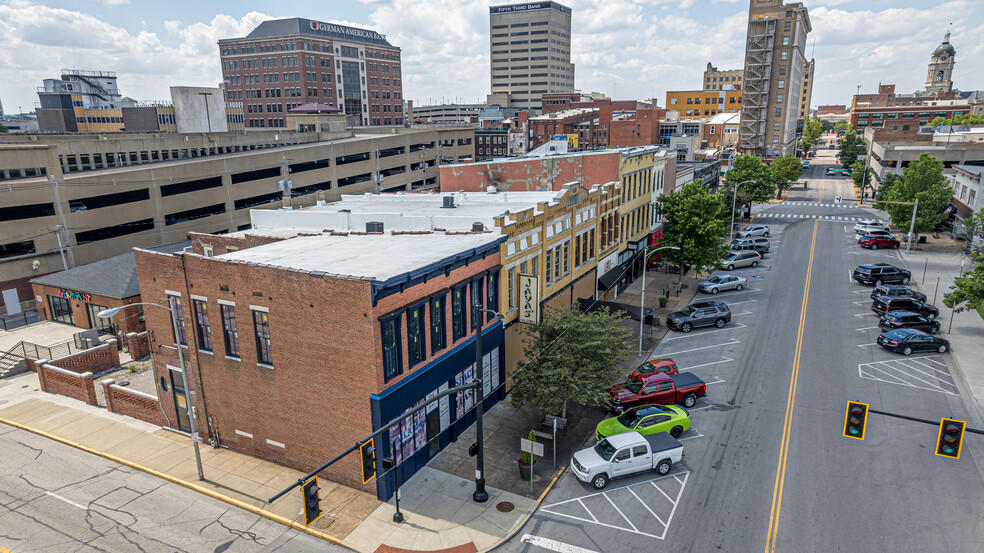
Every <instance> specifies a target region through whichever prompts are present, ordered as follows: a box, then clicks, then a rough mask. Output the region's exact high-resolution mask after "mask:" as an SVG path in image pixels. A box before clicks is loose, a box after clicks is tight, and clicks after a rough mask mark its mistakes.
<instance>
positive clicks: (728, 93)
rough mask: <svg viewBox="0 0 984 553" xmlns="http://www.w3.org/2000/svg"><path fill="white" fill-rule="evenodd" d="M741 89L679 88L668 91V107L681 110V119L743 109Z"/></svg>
mask: <svg viewBox="0 0 984 553" xmlns="http://www.w3.org/2000/svg"><path fill="white" fill-rule="evenodd" d="M741 94H742V93H741V90H682V91H680V90H677V91H670V92H667V93H666V109H667V110H675V111H678V112H680V119H700V118H702V117H710V116H712V115H717V114H718V113H737V112H739V111H741V98H742V95H741Z"/></svg>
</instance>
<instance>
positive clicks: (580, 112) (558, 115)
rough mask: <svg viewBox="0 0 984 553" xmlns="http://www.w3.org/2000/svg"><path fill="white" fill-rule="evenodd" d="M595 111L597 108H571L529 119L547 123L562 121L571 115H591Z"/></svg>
mask: <svg viewBox="0 0 984 553" xmlns="http://www.w3.org/2000/svg"><path fill="white" fill-rule="evenodd" d="M596 111H598V109H597V108H571V109H565V110H563V111H554V112H552V113H545V114H543V115H537V116H536V117H530V120H533V121H547V120H550V119H563V118H565V117H570V116H572V115H584V114H586V113H593V112H596Z"/></svg>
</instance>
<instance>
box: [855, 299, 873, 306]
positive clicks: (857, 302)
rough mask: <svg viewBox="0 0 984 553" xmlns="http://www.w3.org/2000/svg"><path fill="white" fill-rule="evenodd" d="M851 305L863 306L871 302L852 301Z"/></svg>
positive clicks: (868, 300)
mask: <svg viewBox="0 0 984 553" xmlns="http://www.w3.org/2000/svg"><path fill="white" fill-rule="evenodd" d="M851 303H853V304H854V305H864V304H866V303H871V300H870V299H867V300H858V301H852V302H851Z"/></svg>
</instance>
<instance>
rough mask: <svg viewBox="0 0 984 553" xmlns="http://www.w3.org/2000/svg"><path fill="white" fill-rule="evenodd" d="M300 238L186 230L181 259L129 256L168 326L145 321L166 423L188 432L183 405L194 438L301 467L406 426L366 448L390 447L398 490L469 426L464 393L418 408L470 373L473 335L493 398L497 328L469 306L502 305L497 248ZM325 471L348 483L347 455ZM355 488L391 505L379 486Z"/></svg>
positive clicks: (429, 235) (484, 235) (387, 489)
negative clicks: (187, 248) (180, 353)
mask: <svg viewBox="0 0 984 553" xmlns="http://www.w3.org/2000/svg"><path fill="white" fill-rule="evenodd" d="M298 214H299V213H298ZM374 230H380V229H374ZM306 234H307V235H305V236H296V235H294V236H293V237H289V238H288V239H283V238H284V237H285V236H287V235H285V234H283V233H280V234H279V235H278V236H271V237H264V236H250V235H249V233H248V232H243V233H235V234H233V235H226V236H215V235H200V234H192V241H193V244H194V245H193V251H192V252H187V253H185V252H179V253H174V254H165V253H158V252H151V251H146V250H136V251H135V256H136V263H137V272H138V275H139V278H140V285H141V290H142V292H143V297H144V300H145V301H153V302H159V303H170V305H171V307H172V308H174V309H176V310H177V311H178V313H179V315H180V317H179V321H180V324H179V330H178V336H177V337H175V336H174V333H173V331H172V326H171V321H170V318H169V313H168V312H167V311H165V310H163V309H149V308H148V309H147V310H146V317H147V326H148V328H149V329H150V332H151V335H152V347H153V351H154V371H155V381H156V382H157V383H158V384H157V386H158V389H157V393H158V397H159V398H160V400H161V405H162V407H163V409H164V411H165V413H166V415H167V419H168V421H169V425H170V426H171V427H172V428H175V429H177V430H181V431H188V429H189V419H188V416H189V415H188V409H187V407H186V406H187V405H189V404H190V405H191V406H192V407H194V409H193V411H192V412H193V413H195V414H196V416H197V420H198V425H197V426H198V431H199V432H200V433H201V434H202V435H203V436H205V437H206V438H214V439H217V440H219V442H220V443H222V444H223V445H226V446H228V447H230V448H231V449H234V450H236V451H240V452H243V453H246V454H249V455H254V456H257V457H261V458H264V459H268V460H271V461H274V462H277V463H281V464H284V465H287V466H290V467H293V468H296V469H299V470H303V471H308V470H312V469H313V468H315V467H317V466H319V465H320V464H322V463H324V462H325V461H327V460H328V459H331V458H332V457H334V456H335V455H336V454H337V453H338V452H339V451H340V450H341V449H344V448H345V447H347V446H350V445H353V444H355V443H356V442H357V441H358V440H361V439H363V438H365V437H366V436H368V435H370V434H371V433H372V432H373V431H374V430H376V429H378V428H381V427H382V426H383V425H385V424H386V423H388V422H390V421H391V420H394V419H396V418H398V417H400V416H406V417H407V418H405V419H404V421H403V422H402V423H401V424H400V425H398V426H397V427H396V428H394V429H393V430H392V431H391V432H389V433H388V434H387V435H384V436H382V439H379V440H377V441H376V443H375V447H376V449H377V452H376V459H377V463H379V462H380V460H381V459H382V458H384V457H386V456H388V455H389V454H390V452H391V451H392V450H391V447H393V448H395V457H396V459H397V462H398V463H399V471H400V479H401V480H405V479H406V478H409V477H410V476H412V475H413V474H414V473H415V472H416V471H417V470H418V469H419V468H420V467H422V466H423V465H424V464H426V463H427V461H428V460H429V459H430V458H432V457H433V456H434V455H436V454H437V453H438V452H439V451H440V450H441V449H442V448H443V447H445V446H446V445H447V444H449V443H450V442H451V441H453V440H455V439H456V438H457V436H458V435H460V434H461V432H462V431H463V430H464V429H465V428H467V427H468V426H469V425H470V424H471V423H472V422H473V421H474V418H475V415H474V406H475V397H474V393H473V392H470V393H460V394H457V395H455V396H452V397H446V398H443V399H441V400H439V401H434V402H431V403H427V401H426V398H427V397H428V395H434V394H436V393H437V392H438V391H439V390H446V389H448V388H449V387H453V386H457V385H461V384H464V383H467V382H469V381H471V380H472V379H473V378H474V377H475V376H476V372H475V371H476V368H475V365H474V362H475V349H474V348H475V333H476V330H477V328H479V327H481V331H482V334H483V340H482V344H483V350H484V351H483V353H484V363H483V367H482V368H481V369H480V370H482V371H483V374H482V378H483V382H484V384H485V386H484V389H483V391H482V397H483V398H484V399H483V401H484V402H485V406H486V407H491V406H492V405H493V404H495V403H496V402H497V401H498V400H499V399H501V397H502V396H503V392H504V387H503V383H504V380H505V374H504V367H505V365H504V360H505V355H504V354H503V351H502V344H503V326H502V323H501V322H499V321H495V320H491V318H490V317H488V316H486V315H485V314H482V313H479V312H478V311H477V310H476V309H475V308H474V307H472V306H473V305H474V303H476V302H477V303H481V304H482V305H483V306H484V307H485V308H488V309H492V310H496V311H498V310H499V309H500V305H499V303H500V300H499V290H500V287H499V274H500V273H499V259H500V257H499V247H500V243H501V242H502V241H504V239H505V238H504V237H503V236H501V235H499V234H497V233H493V232H463V233H443V232H423V233H421V232H406V233H402V232H389V231H387V232H385V233H383V232H379V233H366V232H353V233H347V232H343V233H337V232H336V233H332V232H317V233H306ZM206 248H207V249H206ZM207 251H210V252H211V254H212V255H211V256H209V255H208V253H207ZM366 252H372V255H366ZM381 260H385V262H383V261H381ZM175 342H180V343H181V346H180V347H182V348H186V352H185V363H186V371H187V377H188V382H189V387H190V390H184V389H182V388H181V381H182V379H181V374H180V366H179V364H178V361H177V357H176V353H175V345H174V344H175ZM377 471H378V473H380V474H381V473H383V470H382V467H381V466H377ZM324 476H327V477H328V478H330V479H332V480H335V481H338V482H342V483H345V484H347V485H350V486H353V487H356V488H359V487H362V486H363V479H362V466H361V461H360V458H359V455H358V453H354V454H351V455H349V456H347V457H345V458H344V459H342V460H341V461H339V462H338V463H336V464H335V465H333V466H332V467H331V468H330V469H328V470H327V471H326V474H324ZM367 489H369V490H370V491H375V492H376V493H377V495H378V497H379V498H381V499H387V498H389V497H390V495H391V494H392V479H391V475H387V476H386V477H384V478H383V479H382V481H381V482H376V481H373V482H371V483H369V485H368V488H367Z"/></svg>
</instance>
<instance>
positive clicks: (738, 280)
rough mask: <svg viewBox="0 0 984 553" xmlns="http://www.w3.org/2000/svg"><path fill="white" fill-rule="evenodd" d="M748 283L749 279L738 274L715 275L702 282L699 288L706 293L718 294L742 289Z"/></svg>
mask: <svg viewBox="0 0 984 553" xmlns="http://www.w3.org/2000/svg"><path fill="white" fill-rule="evenodd" d="M746 284H748V279H746V278H745V277H740V276H737V275H714V276H712V277H710V278H708V279H707V280H705V281H704V282H701V283H700V284H699V285H698V286H697V289H698V290H700V291H701V292H704V293H705V294H717V293H718V292H724V291H725V290H741V289H742V288H744V287H745V285H746Z"/></svg>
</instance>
